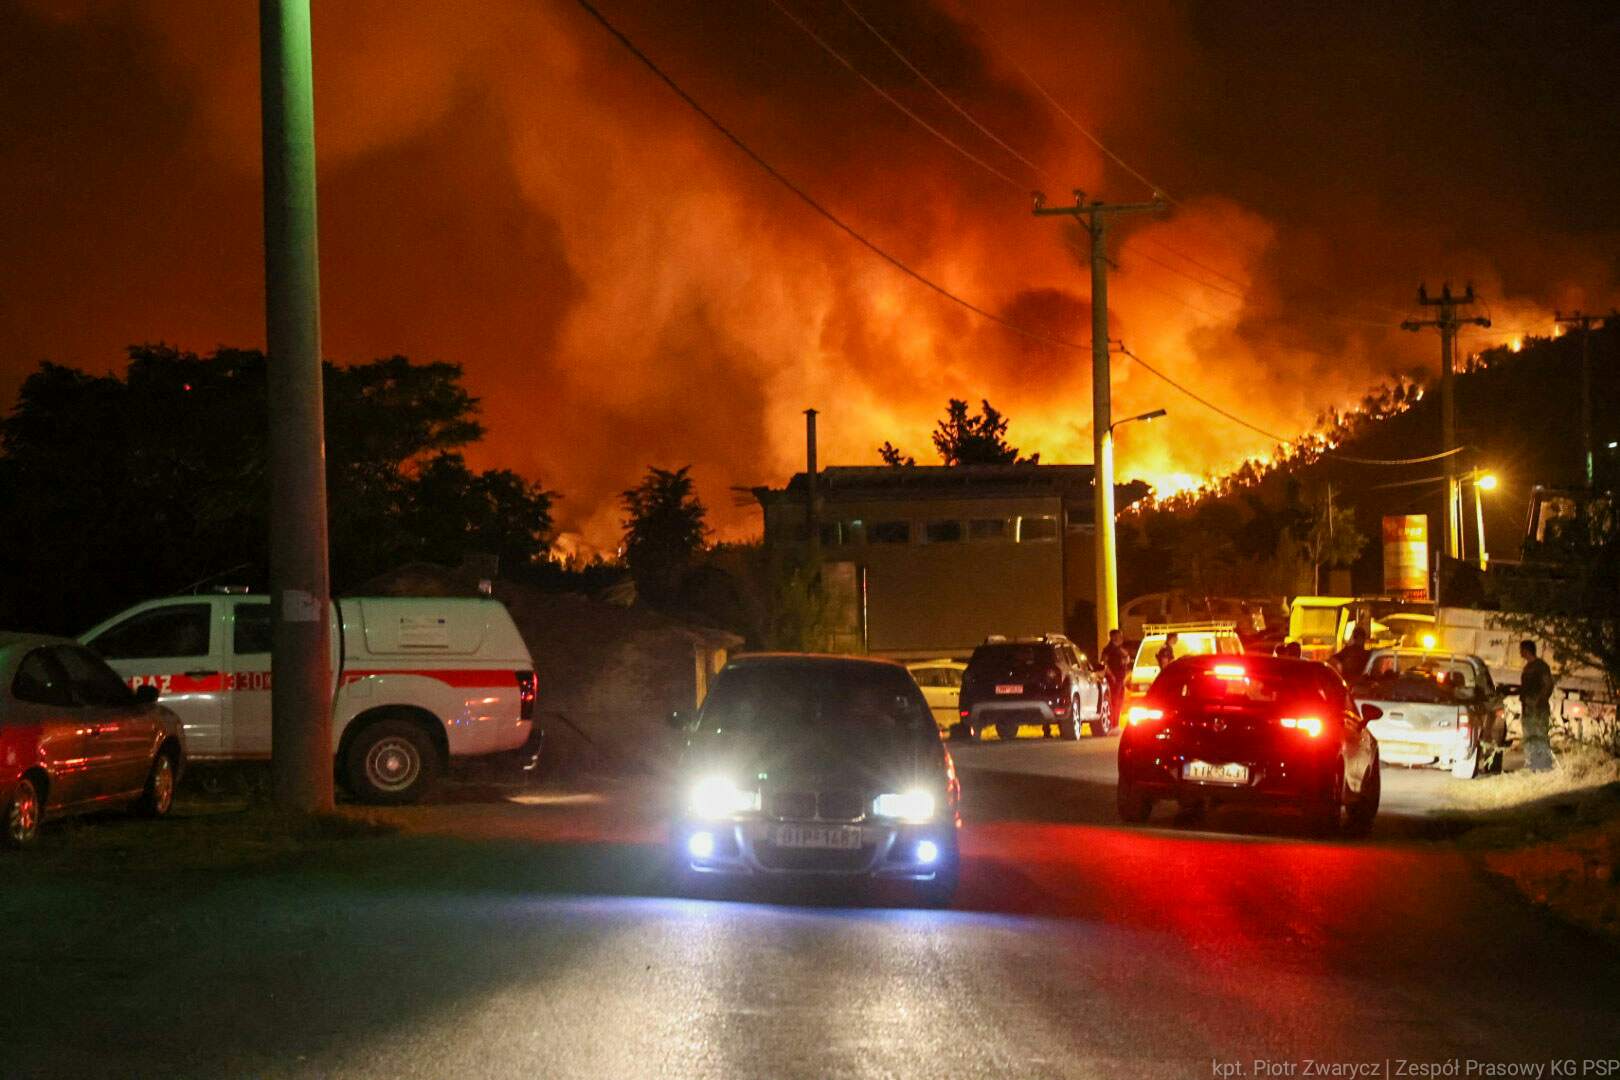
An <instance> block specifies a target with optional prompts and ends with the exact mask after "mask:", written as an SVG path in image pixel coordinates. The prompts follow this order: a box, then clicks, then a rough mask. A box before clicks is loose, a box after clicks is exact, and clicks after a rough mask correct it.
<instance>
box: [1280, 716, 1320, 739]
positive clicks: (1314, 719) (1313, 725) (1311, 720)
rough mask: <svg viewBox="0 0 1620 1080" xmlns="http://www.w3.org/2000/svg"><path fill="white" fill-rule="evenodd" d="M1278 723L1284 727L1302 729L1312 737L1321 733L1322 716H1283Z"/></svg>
mask: <svg viewBox="0 0 1620 1080" xmlns="http://www.w3.org/2000/svg"><path fill="white" fill-rule="evenodd" d="M1279 723H1281V724H1282V726H1283V727H1285V728H1291V729H1293V730H1295V731H1303V732H1304V733H1305V734H1307V735H1309V736H1310V737H1311V738H1313V739H1314V738H1316V737H1317V736H1318V735H1320V734H1322V718H1321V717H1319V716H1285V717H1283V718H1282V720H1281V721H1279Z"/></svg>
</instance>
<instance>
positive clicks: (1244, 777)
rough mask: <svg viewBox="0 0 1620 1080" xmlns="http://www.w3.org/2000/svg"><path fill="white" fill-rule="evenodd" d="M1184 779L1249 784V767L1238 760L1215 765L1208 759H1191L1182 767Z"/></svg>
mask: <svg viewBox="0 0 1620 1080" xmlns="http://www.w3.org/2000/svg"><path fill="white" fill-rule="evenodd" d="M1181 776H1182V779H1184V780H1198V781H1201V782H1203V783H1206V784H1247V783H1248V782H1249V767H1248V766H1247V765H1239V764H1237V763H1236V762H1228V763H1227V764H1225V765H1214V764H1211V763H1210V762H1207V761H1189V762H1187V764H1185V765H1183V766H1182V767H1181Z"/></svg>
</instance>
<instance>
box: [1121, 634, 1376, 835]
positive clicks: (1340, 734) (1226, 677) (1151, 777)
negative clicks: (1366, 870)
mask: <svg viewBox="0 0 1620 1080" xmlns="http://www.w3.org/2000/svg"><path fill="white" fill-rule="evenodd" d="M1379 715H1381V714H1379V712H1378V710H1377V709H1376V708H1368V709H1367V710H1366V711H1365V713H1363V712H1362V711H1358V710H1357V708H1356V706H1355V703H1354V701H1353V700H1352V699H1351V697H1350V693H1349V689H1348V687H1346V686H1345V684H1344V680H1343V679H1341V678H1340V677H1339V675H1338V674H1337V673H1336V672H1334V671H1333V670H1332V669H1331V668H1329V667H1328V666H1327V665H1325V664H1321V663H1317V662H1314V661H1308V660H1293V659H1284V658H1273V657H1259V656H1246V657H1241V658H1238V657H1227V656H1191V657H1183V658H1182V659H1180V660H1177V661H1176V662H1174V663H1173V664H1171V665H1170V666H1169V667H1167V668H1166V669H1165V670H1164V671H1163V672H1161V673H1160V675H1159V677H1158V678H1157V679H1156V680H1155V681H1154V683H1153V686H1152V687H1151V688H1150V689H1149V691H1148V693H1147V696H1146V697H1145V698H1144V699H1143V700H1142V701H1141V702H1139V703H1137V704H1135V705H1132V706H1131V707H1130V709H1129V710H1128V711H1127V712H1126V714H1125V718H1124V719H1125V728H1124V730H1123V731H1122V733H1121V736H1120V744H1119V791H1118V803H1119V814H1120V817H1121V818H1122V819H1123V820H1125V821H1128V822H1143V821H1146V820H1147V819H1148V817H1149V816H1150V815H1151V814H1152V812H1153V806H1154V804H1155V803H1157V802H1160V801H1173V802H1175V803H1177V804H1178V805H1179V806H1180V807H1181V808H1182V810H1183V811H1186V812H1190V813H1194V814H1196V813H1198V812H1201V811H1202V810H1203V809H1204V808H1206V807H1208V806H1211V805H1214V804H1220V803H1233V802H1249V803H1259V804H1262V805H1274V806H1279V807H1294V808H1297V809H1299V810H1300V811H1302V812H1303V813H1304V814H1305V816H1306V818H1307V820H1308V822H1309V824H1310V825H1311V827H1312V829H1313V831H1315V832H1318V833H1331V832H1337V831H1338V830H1339V829H1340V828H1341V827H1343V828H1344V829H1346V831H1348V832H1350V833H1352V834H1355V835H1364V834H1365V833H1366V832H1367V831H1368V830H1370V829H1371V827H1372V821H1373V817H1374V815H1376V814H1377V812H1378V799H1379V790H1380V777H1379V771H1378V742H1377V740H1376V739H1375V738H1374V737H1373V735H1372V734H1371V732H1369V731H1368V729H1367V723H1368V721H1370V720H1376V719H1377V718H1378V716H1379Z"/></svg>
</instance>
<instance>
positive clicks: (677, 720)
mask: <svg viewBox="0 0 1620 1080" xmlns="http://www.w3.org/2000/svg"><path fill="white" fill-rule="evenodd" d="M664 722H665V723H666V724H668V725H669V726H670V727H672V728H674V729H675V730H676V731H685V730H686V729H687V728H690V727H691V726H692V714H691V713H689V712H687V711H686V710H685V709H676V710H675V711H674V712H672V713H670V714H669V715H668V716H667V717H665V718H664Z"/></svg>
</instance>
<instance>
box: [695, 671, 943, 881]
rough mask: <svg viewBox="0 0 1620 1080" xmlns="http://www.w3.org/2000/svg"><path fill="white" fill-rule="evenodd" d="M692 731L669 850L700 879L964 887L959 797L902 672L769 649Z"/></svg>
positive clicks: (725, 687) (714, 700)
mask: <svg viewBox="0 0 1620 1080" xmlns="http://www.w3.org/2000/svg"><path fill="white" fill-rule="evenodd" d="M672 719H673V720H674V721H675V723H676V724H677V726H678V727H680V728H681V729H682V730H683V731H685V733H686V735H687V743H686V751H685V753H684V754H683V755H682V758H681V765H680V770H679V777H680V786H681V791H680V793H679V804H678V807H677V810H676V813H675V819H674V822H673V827H672V829H671V835H670V842H671V845H672V849H673V850H672V854H673V856H674V860H675V866H676V869H677V875H678V877H679V878H680V879H681V881H680V884H682V885H683V886H692V885H695V884H696V883H697V880H698V879H699V878H703V877H711V878H712V877H722V876H731V877H751V878H755V879H777V880H785V879H789V878H794V877H806V876H816V877H821V878H823V879H826V878H842V879H844V880H848V881H859V880H874V879H887V880H897V881H904V882H911V883H913V885H914V887H915V888H917V890H918V891H919V892H921V893H922V894H923V897H924V899H926V900H928V901H929V902H932V903H945V902H947V901H948V900H949V899H950V896H951V893H952V891H953V890H954V889H955V887H956V879H957V858H958V856H957V839H956V831H957V828H958V827H959V825H960V824H961V818H960V817H959V815H958V812H957V805H958V802H959V801H960V789H959V787H958V784H957V780H956V771H955V769H954V767H953V766H952V764H951V757H950V754H949V753H947V752H946V750H945V747H944V744H942V743H941V742H940V739H939V727H938V725H936V724H935V723H934V717H933V715H932V714H931V713H930V712H929V711H928V702H927V701H926V700H925V699H924V698H923V695H922V691H921V690H920V689H918V688H917V684H916V682H915V681H913V679H912V678H911V674H910V673H909V672H908V671H906V669H905V668H903V667H901V666H900V665H899V664H895V663H891V662H889V661H886V660H865V659H856V658H853V657H838V656H808V655H803V654H760V655H755V656H744V657H740V658H738V659H736V660H734V661H732V662H731V663H730V664H728V665H726V668H725V670H723V671H721V672H720V675H719V677H718V678H717V679H716V680H715V684H714V688H713V689H712V690H710V691H709V696H708V697H707V698H706V699H705V700H704V702H703V708H702V709H701V710H700V711H699V712H698V714H697V717H696V719H695V720H686V719H685V718H684V717H682V716H681V715H680V714H676V716H675V717H674V718H672Z"/></svg>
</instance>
